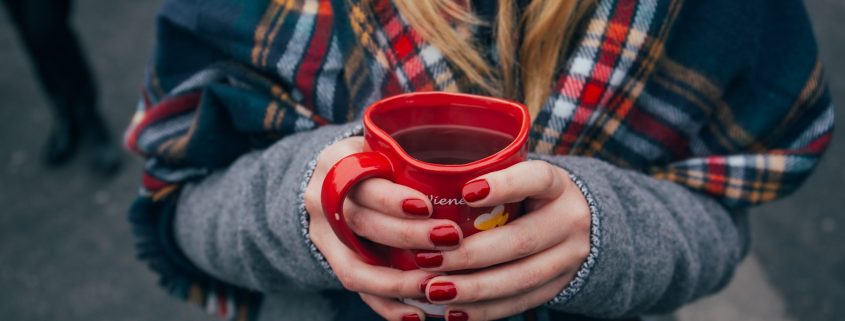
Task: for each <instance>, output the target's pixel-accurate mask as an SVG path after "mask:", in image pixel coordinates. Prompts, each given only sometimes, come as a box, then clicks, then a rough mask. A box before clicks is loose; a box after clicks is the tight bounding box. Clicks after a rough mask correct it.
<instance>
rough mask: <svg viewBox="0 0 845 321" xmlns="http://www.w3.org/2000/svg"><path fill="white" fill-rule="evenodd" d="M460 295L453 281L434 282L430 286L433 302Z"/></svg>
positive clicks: (429, 294)
mask: <svg viewBox="0 0 845 321" xmlns="http://www.w3.org/2000/svg"><path fill="white" fill-rule="evenodd" d="M457 295H458V289H456V288H455V284H454V283H452V282H434V283H432V284H431V285H429V286H428V298H429V299H430V300H431V301H432V302H440V301H449V300H451V299H454V298H455V296H457Z"/></svg>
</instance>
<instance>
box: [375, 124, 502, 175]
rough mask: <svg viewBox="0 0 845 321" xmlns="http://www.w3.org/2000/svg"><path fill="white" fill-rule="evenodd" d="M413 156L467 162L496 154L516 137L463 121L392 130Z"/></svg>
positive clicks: (437, 161) (434, 161)
mask: <svg viewBox="0 0 845 321" xmlns="http://www.w3.org/2000/svg"><path fill="white" fill-rule="evenodd" d="M391 136H393V139H395V140H396V142H398V143H399V146H402V149H404V150H405V151H406V152H408V154H410V155H411V157H413V158H416V159H418V160H421V161H423V162H426V163H432V164H441V165H458V164H466V163H471V162H474V161H477V160H479V159H482V158H485V157H487V156H490V155H493V154H495V153H497V152H498V151H500V150H502V149H504V148H505V147H507V146H508V145H509V144H510V143H511V142H512V141H513V140H514V137H513V136H510V135H508V134H505V133H502V132H498V131H493V130H489V129H483V128H476V127H468V126H460V125H428V126H418V127H411V128H407V129H403V130H400V131H397V132H395V133H393V135H391Z"/></svg>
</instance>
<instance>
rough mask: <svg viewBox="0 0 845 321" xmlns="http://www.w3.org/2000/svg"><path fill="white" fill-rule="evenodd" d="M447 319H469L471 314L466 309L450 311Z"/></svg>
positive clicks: (455, 320) (462, 320)
mask: <svg viewBox="0 0 845 321" xmlns="http://www.w3.org/2000/svg"><path fill="white" fill-rule="evenodd" d="M446 320H447V321H467V320H469V316H468V315H467V313H466V312H464V311H449V315H448V316H447V317H446Z"/></svg>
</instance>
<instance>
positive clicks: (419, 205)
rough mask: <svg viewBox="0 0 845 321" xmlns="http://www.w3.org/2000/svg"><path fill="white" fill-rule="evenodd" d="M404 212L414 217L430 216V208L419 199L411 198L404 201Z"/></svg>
mask: <svg viewBox="0 0 845 321" xmlns="http://www.w3.org/2000/svg"><path fill="white" fill-rule="evenodd" d="M402 210H403V211H405V213H408V214H411V215H413V216H428V207H426V206H425V202H423V200H421V199H419V198H409V199H406V200H404V201H402Z"/></svg>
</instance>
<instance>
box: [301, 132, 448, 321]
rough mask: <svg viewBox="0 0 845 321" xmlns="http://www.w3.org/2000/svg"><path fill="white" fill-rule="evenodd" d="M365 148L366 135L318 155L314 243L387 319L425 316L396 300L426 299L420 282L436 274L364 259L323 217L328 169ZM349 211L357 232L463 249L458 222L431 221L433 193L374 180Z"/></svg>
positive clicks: (311, 194) (409, 244)
mask: <svg viewBox="0 0 845 321" xmlns="http://www.w3.org/2000/svg"><path fill="white" fill-rule="evenodd" d="M363 147H364V140H363V138H361V137H352V138H347V139H344V140H341V141H338V142H336V143H334V144H332V145H330V146H328V147H326V148H325V149H324V150H323V151H322V152H321V153H320V155H319V156H318V157H317V166H316V167H315V169H314V174H313V176H312V177H311V181H310V182H309V183H308V186H307V187H306V190H305V207H306V210H307V211H308V214H309V216H310V219H311V221H310V225H309V229H310V230H309V233H310V237H311V241H312V242H313V243H314V245H315V246H316V247H317V248H318V249H319V250H320V252H321V253H322V254H323V255H324V256H325V257H326V260H327V261H328V263H329V265H331V267H332V270H334V272H335V275H337V277H338V279H339V280H340V282H341V283H342V284H343V286H344V287H345V288H346V289H348V290H350V291H354V292H358V293H359V294H360V295H361V298H362V299H363V300H364V302H366V303H367V304H368V305H369V306H370V307H371V308H373V310H375V311H376V313H378V314H379V315H381V316H382V317H384V318H385V319H387V320H414V319H413V318H412V316H411V315H413V314H416V315H417V316H418V317H419V319H420V320H423V319H425V314H424V313H423V312H422V311H421V310H420V309H418V308H416V307H413V306H410V305H406V304H403V303H401V302H399V301H397V300H396V299H397V298H425V294H424V293H423V290H421V289H420V285H421V284H423V283H424V282H425V281H426V280H427V279H429V276H430V275H431V274H430V273H427V272H424V271H421V270H411V271H400V270H397V269H393V268H388V267H382V266H373V265H369V264H367V263H365V262H363V261H362V260H361V259H360V258H359V257H358V255H357V254H356V253H355V252H353V251H352V250H350V249H349V248H348V247H346V245H344V244H343V243H342V242H341V241H340V240H339V239H338V238H337V236H335V234H334V232H333V231H332V229H331V226H330V225H329V223H328V221H327V220H326V217H325V215H323V208H322V203H321V200H320V194H321V189H322V185H323V180H324V179H325V176H326V173H327V172H328V171H329V169H330V168H331V167H332V166H334V164H335V163H337V162H338V161H339V160H340V159H342V158H343V157H346V156H348V155H350V154H354V153H359V152H362V151H363ZM343 211H344V216H345V217H346V222H347V224H348V225H349V227H350V228H351V229H352V231H353V232H355V234H358V235H359V236H361V237H364V238H367V239H369V240H371V241H373V242H376V243H380V244H384V245H387V246H390V247H395V248H402V249H418V250H440V251H443V250H450V249H455V248H457V246H458V244H459V243H460V240H461V239H462V235H461V232H460V229H459V228H458V226H457V224H455V223H454V222H452V221H450V220H434V219H428V216H429V215H431V203H430V202H429V200H428V197H426V196H425V195H424V194H422V193H420V192H419V191H416V190H414V189H411V188H409V187H406V186H402V185H398V184H395V183H393V182H390V181H388V180H385V179H380V178H374V179H368V180H365V181H363V182H362V183H360V184H358V185H357V186H356V187H355V188H353V190H352V191H351V192H350V193H349V198H348V199H347V201H346V202H345V203H344V206H343ZM444 232H445V233H444ZM443 234H457V235H458V238H457V239H455V238H450V237H445V238H444V237H437V235H443ZM435 241H437V242H438V244H435V243H434V242H435ZM423 288H424V287H423Z"/></svg>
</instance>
